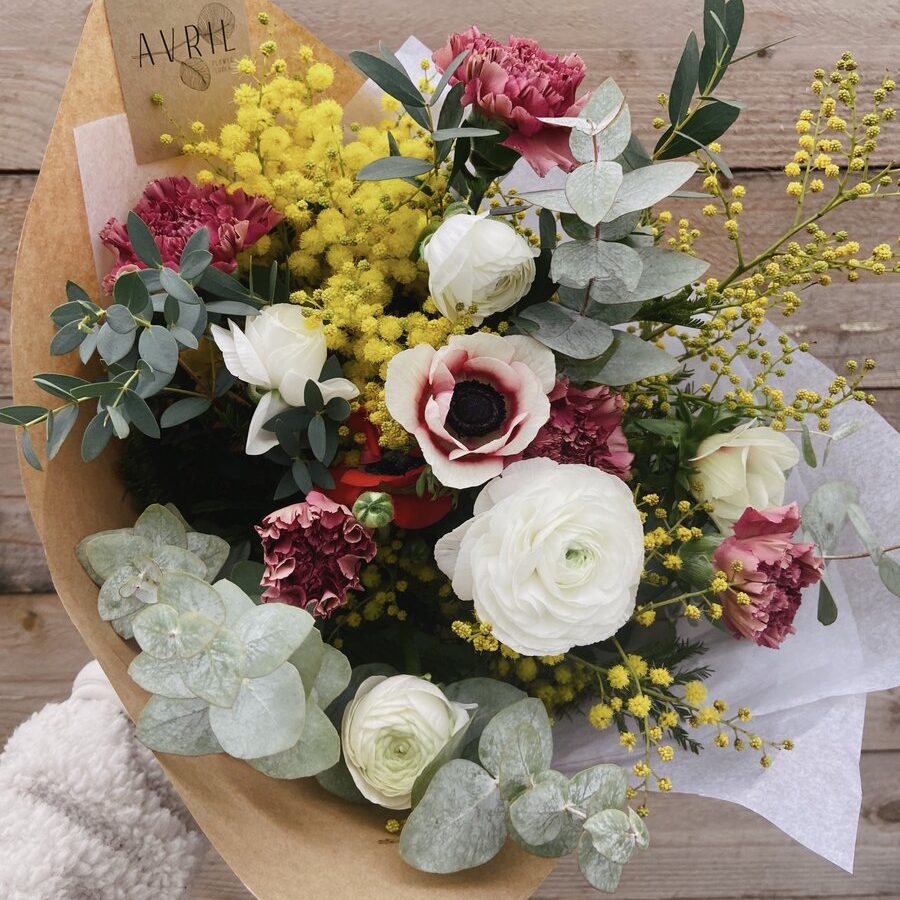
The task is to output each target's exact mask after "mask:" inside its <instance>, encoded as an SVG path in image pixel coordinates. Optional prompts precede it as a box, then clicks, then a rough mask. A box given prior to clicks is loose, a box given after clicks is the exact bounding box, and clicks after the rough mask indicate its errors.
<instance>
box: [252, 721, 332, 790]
mask: <svg viewBox="0 0 900 900" xmlns="http://www.w3.org/2000/svg"><path fill="white" fill-rule="evenodd" d="M340 758H341V739H340V736H339V735H338V733H337V730H336V729H335V727H334V725H332V724H331V721H330V720H329V718H328V716H326V715H325V713H323V712H322V710H321V709H319V707H317V706H314V705H312V704H310V705H309V706H308V707H307V709H306V721H305V722H304V725H303V733H302V734H301V735H300V740H299V741H297V743H296V744H294V746H293V747H290V748H289V749H288V750H283V751H282V752H281V753H276V754H274V755H272V756H264V757H261V758H260V759H248V760H247V762H248V763H249V764H250V765H251V766H253V768H254V769H256V770H258V771H260V772H262V773H263V774H264V775H268V776H269V777H270V778H282V779H293V778H310V777H312V776H313V775H319V774H320V773H322V772H325V771H327V770H329V769H331V768H333V767H334V766H336V765H337V764H338V763H339V761H340Z"/></svg>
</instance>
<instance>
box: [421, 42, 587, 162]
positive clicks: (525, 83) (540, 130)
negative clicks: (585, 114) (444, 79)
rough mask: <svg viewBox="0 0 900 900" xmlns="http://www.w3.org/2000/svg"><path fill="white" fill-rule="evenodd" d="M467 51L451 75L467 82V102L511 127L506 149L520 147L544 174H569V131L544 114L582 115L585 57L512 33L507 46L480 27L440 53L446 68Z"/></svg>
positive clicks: (441, 65)
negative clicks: (552, 50) (559, 51)
mask: <svg viewBox="0 0 900 900" xmlns="http://www.w3.org/2000/svg"><path fill="white" fill-rule="evenodd" d="M463 50H471V52H470V53H469V55H468V57H466V59H465V60H464V61H463V62H462V63H461V64H460V66H459V67H458V68H457V70H456V72H455V73H454V75H453V77H452V78H451V79H450V81H451V84H456V83H457V82H462V83H463V84H464V85H465V91H464V92H463V95H462V103H463V105H464V106H468V105H469V104H471V105H472V106H474V107H475V109H477V110H478V112H479V113H481V115H482V116H484V117H485V118H487V119H491V120H493V121H495V122H502V123H503V124H504V125H506V126H507V127H508V128H509V129H510V132H511V133H510V135H509V137H507V138H506V139H505V140H504V141H503V146H504V147H509V148H510V149H512V150H515V151H516V152H517V153H519V154H520V155H521V156H523V157H524V158H525V159H526V160H528V163H529V165H530V166H531V168H532V169H534V171H535V172H537V173H538V175H540V176H542V177H543V176H544V175H546V174H547V172H549V171H550V169H552V168H553V167H554V166H559V167H560V168H562V169H565V170H566V171H567V172H568V171H571V169H572V168H573V167H574V166H575V159H574V157H573V156H572V153H571V151H570V150H569V134H570V132H569V130H568V129H567V128H560V127H558V126H554V125H545V124H544V123H543V122H540V121H538V119H540V118H551V117H559V116H577V115H578V114H579V113H580V112H581V108H582V106H584V103H585V102H586V100H587V97H586V96H585V97H582V98H581V100H579V101H576V99H575V92H576V91H577V90H578V86H579V85H580V84H581V81H582V79H583V78H584V74H585V68H584V61H583V60H582V59H581V57H580V56H578V55H577V54H575V53H571V54H569V55H568V56H566V57H559V56H554V55H553V54H552V53H547V52H545V51H544V50H542V49H541V48H540V46H539V45H538V44H537V42H536V41H532V40H530V39H529V38H517V37H510V39H509V40H508V41H507V43H505V44H501V43H500V42H499V41H498V40H496V39H495V38H493V37H491V36H490V35H489V34H482V33H481V32H480V31H479V30H478V29H477V28H476V27H475V26H474V25H473V26H472V27H471V28H470V29H469V30H468V31H466V32H464V33H462V34H454V35H451V36H450V38H449V39H448V40H447V43H446V45H445V46H443V47H442V48H441V49H440V50H438V51H436V52H435V54H434V62H435V64H436V65H437V67H438V69H440V70H441V71H442V72H443V71H444V69H445V68H446V67H447V66H449V65H450V63H451V62H453V60H454V58H455V57H456V56H458V55H459V54H460V53H461V52H462V51H463Z"/></svg>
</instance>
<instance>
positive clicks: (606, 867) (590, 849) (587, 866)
mask: <svg viewBox="0 0 900 900" xmlns="http://www.w3.org/2000/svg"><path fill="white" fill-rule="evenodd" d="M578 868H579V869H581V874H582V875H584V877H585V878H586V879H587V880H588V883H589V884H590V885H591V886H592V887H595V888H597V890H599V891H605V892H606V893H608V894H612V893H613V892H614V891H615V890H616V888H617V887H618V886H619V879H621V877H622V866H621V864H619V863H615V862H613V861H612V860H611V859H607V858H606V857H605V856H602V855H601V854H600V853H598V852H597V851H596V850H595V849H594V845H593V844H592V843H591V836H590V835H589V834H587V833H586V832H585V833H583V834H582V835H581V840H580V841H579V842H578Z"/></svg>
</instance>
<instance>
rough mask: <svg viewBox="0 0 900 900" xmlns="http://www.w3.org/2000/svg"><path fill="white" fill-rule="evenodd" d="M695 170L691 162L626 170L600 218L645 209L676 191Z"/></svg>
mask: <svg viewBox="0 0 900 900" xmlns="http://www.w3.org/2000/svg"><path fill="white" fill-rule="evenodd" d="M696 171H697V164H696V163H693V162H665V163H656V164H654V165H652V166H644V167H643V168H641V169H635V170H634V171H633V172H626V173H625V175H624V177H623V179H622V186H621V187H620V188H619V192H618V193H617V194H616V199H615V200H614V201H613V204H612V206H611V207H610V208H609V211H608V212H607V213H606V215H605V216H604V219H605V220H606V221H612V220H613V219H617V218H618V217H619V216H622V215H625V213H629V212H634V211H636V210H642V209H648V208H649V207H651V206H653V205H654V204H655V203H659V201H660V200H663V199H665V198H666V197H668V196H669V195H670V194H671V193H672V192H673V191H677V190H678V188H680V187H681V186H682V185H683V184H684V183H685V182H686V181H687V180H688V179H689V178H690V177H691V176H692V175H693V174H694V172H696Z"/></svg>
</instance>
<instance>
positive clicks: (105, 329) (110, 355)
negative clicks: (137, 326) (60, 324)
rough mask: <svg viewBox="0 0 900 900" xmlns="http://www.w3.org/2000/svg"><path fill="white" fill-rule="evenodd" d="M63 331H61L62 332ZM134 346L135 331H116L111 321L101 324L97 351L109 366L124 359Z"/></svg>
mask: <svg viewBox="0 0 900 900" xmlns="http://www.w3.org/2000/svg"><path fill="white" fill-rule="evenodd" d="M60 333H61V332H60ZM133 346H134V331H133V330H132V331H129V332H128V333H126V334H122V333H120V332H118V331H114V330H113V328H112V327H111V326H110V324H109V322H104V323H103V325H101V326H100V332H99V334H98V335H97V352H98V353H99V354H100V356H101V357H102V358H103V361H104V362H105V363H106V365H107V366H111V365H112V364H113V363H117V362H118V361H119V360H120V359H124V357H126V356H127V355H128V353H129V352H130V350H131V348H132V347H133Z"/></svg>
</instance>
